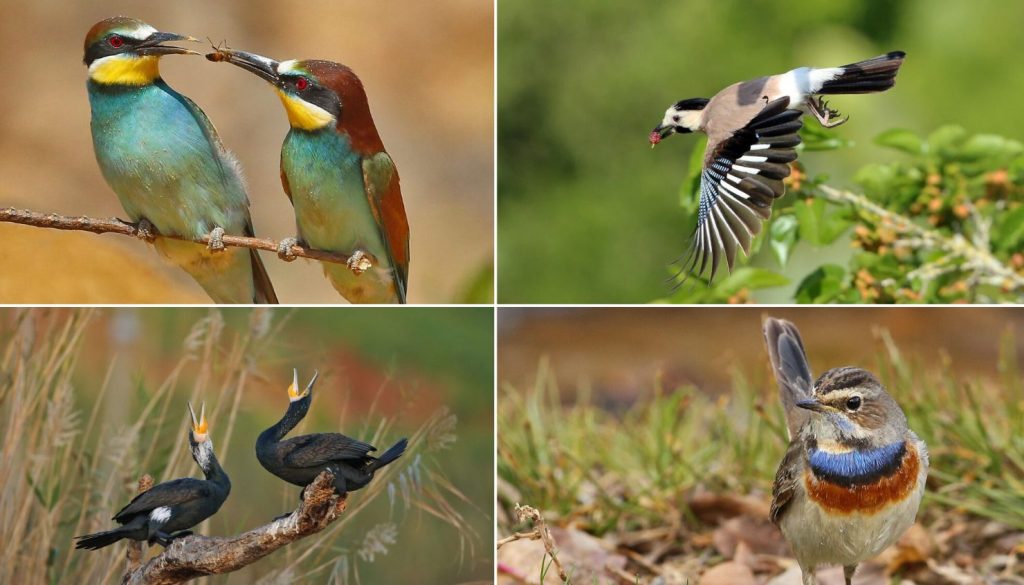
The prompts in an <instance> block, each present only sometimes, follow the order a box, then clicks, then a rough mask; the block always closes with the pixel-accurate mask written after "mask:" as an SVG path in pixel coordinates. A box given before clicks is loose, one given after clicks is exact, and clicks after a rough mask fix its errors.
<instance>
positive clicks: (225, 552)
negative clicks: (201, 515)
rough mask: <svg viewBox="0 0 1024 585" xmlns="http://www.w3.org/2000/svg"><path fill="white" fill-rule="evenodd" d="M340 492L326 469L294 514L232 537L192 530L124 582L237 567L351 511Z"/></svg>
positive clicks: (143, 584)
mask: <svg viewBox="0 0 1024 585" xmlns="http://www.w3.org/2000/svg"><path fill="white" fill-rule="evenodd" d="M345 507H346V498H343V497H342V498H339V497H338V496H337V495H336V494H335V493H334V475H332V474H331V472H329V471H324V472H323V473H321V474H320V475H318V476H317V478H316V479H315V480H313V483H311V484H309V485H308V486H306V489H305V490H304V491H303V500H302V503H301V504H300V505H299V507H298V509H297V510H295V511H294V512H292V513H291V514H290V515H288V516H286V517H284V518H281V519H279V520H274V521H273V522H271V523H269V524H265V525H263V526H260V527H259V528H254V529H252V530H250V531H248V532H244V533H242V534H239V535H238V536H232V537H220V536H200V535H192V536H186V537H184V538H180V539H177V540H175V541H174V542H173V543H171V545H170V546H169V547H167V548H166V549H165V550H164V551H163V552H162V553H161V554H159V555H158V556H156V557H154V558H152V559H150V561H149V562H147V563H146V564H144V565H142V566H141V567H138V568H135V569H133V570H130V571H128V572H127V573H125V575H124V577H123V578H122V579H121V583H122V585H170V584H172V583H184V582H185V581H188V580H190V579H195V578H197V577H203V576H205V575H218V574H221V573H230V572H231V571H237V570H238V569H241V568H242V567H245V566H247V565H250V564H252V563H254V562H256V561H257V560H259V559H261V558H263V557H265V556H267V555H268V554H270V553H272V552H274V551H275V550H277V549H279V548H281V547H283V546H285V545H287V544H289V543H292V542H295V541H296V540H299V539H302V538H305V537H307V536H309V535H311V534H315V533H317V532H320V531H321V530H323V529H324V528H327V526H329V525H330V524H331V523H332V522H334V521H335V520H337V519H338V518H340V517H341V514H342V512H344V511H345Z"/></svg>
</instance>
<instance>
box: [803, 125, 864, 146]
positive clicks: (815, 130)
mask: <svg viewBox="0 0 1024 585" xmlns="http://www.w3.org/2000/svg"><path fill="white" fill-rule="evenodd" d="M851 145H853V142H852V141H850V140H847V139H845V138H843V137H842V136H839V135H838V134H836V133H835V132H832V131H830V130H826V129H824V128H822V127H821V126H818V125H817V124H804V126H803V128H801V129H800V148H801V149H803V150H805V151H807V152H814V151H819V150H838V149H840V148H849V147H850V146H851Z"/></svg>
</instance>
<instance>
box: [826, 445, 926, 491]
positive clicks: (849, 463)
mask: <svg viewBox="0 0 1024 585" xmlns="http://www.w3.org/2000/svg"><path fill="white" fill-rule="evenodd" d="M906 453H907V445H906V442H905V441H899V442H897V443H892V444H890V445H884V446H882V447H878V448H875V449H863V450H857V449H855V450H853V451H849V452H847V453H829V452H827V451H823V450H819V449H812V450H810V451H809V461H810V464H811V471H812V472H813V473H814V475H815V477H817V478H818V479H821V480H825V481H828V482H831V483H834V484H837V485H841V486H844V487H853V486H859V485H867V484H871V483H875V482H876V481H878V480H879V479H881V478H883V477H888V476H890V475H892V474H893V473H896V472H897V471H899V468H900V466H901V465H902V463H903V458H904V456H905V455H906Z"/></svg>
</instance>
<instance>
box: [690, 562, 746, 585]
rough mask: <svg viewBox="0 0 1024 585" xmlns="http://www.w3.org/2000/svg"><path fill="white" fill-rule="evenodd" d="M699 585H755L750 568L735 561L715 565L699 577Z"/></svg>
mask: <svg viewBox="0 0 1024 585" xmlns="http://www.w3.org/2000/svg"><path fill="white" fill-rule="evenodd" d="M698 584H699V585H755V584H756V581H755V580H754V572H753V571H751V570H750V567H748V566H746V565H744V564H741V563H737V562H735V561H726V562H724V563H722V564H720V565H715V566H714V567H711V568H710V569H708V570H707V571H706V572H705V573H704V574H703V575H701V576H700V581H698Z"/></svg>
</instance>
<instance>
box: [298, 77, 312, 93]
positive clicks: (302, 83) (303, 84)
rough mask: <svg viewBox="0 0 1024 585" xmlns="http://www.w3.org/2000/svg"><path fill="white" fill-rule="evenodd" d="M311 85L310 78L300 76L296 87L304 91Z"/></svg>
mask: <svg viewBox="0 0 1024 585" xmlns="http://www.w3.org/2000/svg"><path fill="white" fill-rule="evenodd" d="M307 87H309V80H308V79H306V78H305V77H300V78H298V79H296V80H295V89H297V90H299V91H302V90H304V89H306V88H307Z"/></svg>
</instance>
